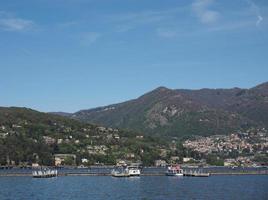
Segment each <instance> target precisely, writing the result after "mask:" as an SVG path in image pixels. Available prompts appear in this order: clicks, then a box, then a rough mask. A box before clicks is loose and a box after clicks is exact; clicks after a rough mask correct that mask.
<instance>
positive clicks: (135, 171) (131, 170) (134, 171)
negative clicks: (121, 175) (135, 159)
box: [128, 167, 141, 176]
mask: <svg viewBox="0 0 268 200" xmlns="http://www.w3.org/2000/svg"><path fill="white" fill-rule="evenodd" d="M128 173H129V176H140V175H141V170H140V169H139V168H137V167H128Z"/></svg>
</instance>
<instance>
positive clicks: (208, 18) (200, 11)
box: [192, 0, 220, 24]
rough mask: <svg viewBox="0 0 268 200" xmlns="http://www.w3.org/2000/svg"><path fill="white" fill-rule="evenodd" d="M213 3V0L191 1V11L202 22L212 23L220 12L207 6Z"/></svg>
mask: <svg viewBox="0 0 268 200" xmlns="http://www.w3.org/2000/svg"><path fill="white" fill-rule="evenodd" d="M213 3H214V0H195V1H194V2H193V3H192V9H193V11H194V12H195V14H196V16H197V17H198V18H199V20H200V21H201V22H202V23H204V24H210V23H214V22H216V21H217V20H218V19H219V17H220V13H219V12H218V11H215V10H212V9H210V8H209V7H210V6H211V5H212V4H213Z"/></svg>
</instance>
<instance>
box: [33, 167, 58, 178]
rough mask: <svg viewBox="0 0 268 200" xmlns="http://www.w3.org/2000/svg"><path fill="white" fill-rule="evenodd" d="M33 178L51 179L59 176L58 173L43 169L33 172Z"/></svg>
mask: <svg viewBox="0 0 268 200" xmlns="http://www.w3.org/2000/svg"><path fill="white" fill-rule="evenodd" d="M32 176H33V178H51V177H56V176H58V171H57V170H56V169H55V170H51V169H41V170H35V171H33V172H32Z"/></svg>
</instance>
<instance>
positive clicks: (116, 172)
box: [111, 168, 130, 177]
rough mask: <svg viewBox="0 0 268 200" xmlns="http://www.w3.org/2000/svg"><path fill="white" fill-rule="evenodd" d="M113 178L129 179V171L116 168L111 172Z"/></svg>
mask: <svg viewBox="0 0 268 200" xmlns="http://www.w3.org/2000/svg"><path fill="white" fill-rule="evenodd" d="M111 174H112V176H113V177H129V176H130V175H129V171H128V169H127V168H123V169H120V168H116V169H113V170H112V171H111Z"/></svg>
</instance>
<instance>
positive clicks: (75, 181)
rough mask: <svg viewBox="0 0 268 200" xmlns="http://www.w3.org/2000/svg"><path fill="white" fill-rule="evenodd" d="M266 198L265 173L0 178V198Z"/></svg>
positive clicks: (7, 199) (1, 199)
mask: <svg viewBox="0 0 268 200" xmlns="http://www.w3.org/2000/svg"><path fill="white" fill-rule="evenodd" d="M9 199H10V200H24V199H25V200H29V199H31V200H43V199H50V200H54V199H55V200H61V199H62V200H63V199H64V200H69V199H77V200H82V199H94V200H98V199H101V200H102V199H112V200H120V199H143V200H147V199H157V200H160V199H161V200H162V199H163V200H165V199H167V200H174V199H213V200H214V199H228V200H229V199H239V200H243V199H250V200H252V199H257V200H262V199H263V200H267V199H268V176H267V175H241V176H230V175H229V176H211V177H207V178H200V177H167V176H142V177H133V178H114V177H110V176H61V177H56V178H49V179H34V178H32V177H26V176H25V177H0V200H9Z"/></svg>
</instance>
